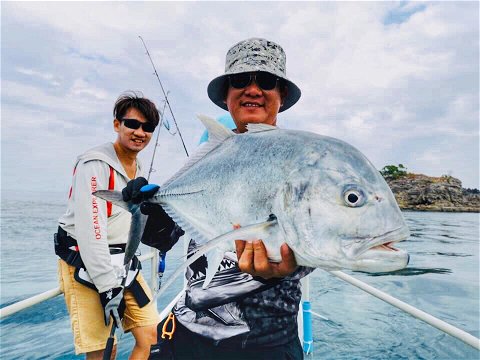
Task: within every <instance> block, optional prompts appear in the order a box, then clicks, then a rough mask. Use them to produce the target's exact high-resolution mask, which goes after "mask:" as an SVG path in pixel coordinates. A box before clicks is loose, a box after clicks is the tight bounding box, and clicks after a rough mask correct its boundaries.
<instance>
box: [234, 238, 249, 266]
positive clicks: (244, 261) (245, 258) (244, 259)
mask: <svg viewBox="0 0 480 360" xmlns="http://www.w3.org/2000/svg"><path fill="white" fill-rule="evenodd" d="M235 243H236V242H235ZM244 243H245V247H244V248H243V252H242V254H241V256H239V258H238V267H239V268H240V270H241V271H243V272H246V273H249V274H252V273H253V272H254V268H253V244H252V242H251V241H247V242H245V241H244ZM237 256H238V255H237Z"/></svg>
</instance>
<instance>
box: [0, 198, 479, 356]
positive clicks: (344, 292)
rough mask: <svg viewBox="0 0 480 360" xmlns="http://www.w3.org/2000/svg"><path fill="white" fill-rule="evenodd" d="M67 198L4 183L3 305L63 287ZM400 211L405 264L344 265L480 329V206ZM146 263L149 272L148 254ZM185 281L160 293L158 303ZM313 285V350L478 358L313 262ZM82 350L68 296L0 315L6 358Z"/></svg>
mask: <svg viewBox="0 0 480 360" xmlns="http://www.w3.org/2000/svg"><path fill="white" fill-rule="evenodd" d="M65 202H66V196H65V194H59V193H27V192H23V193H19V192H7V191H2V199H1V242H0V254H1V258H0V260H1V265H0V307H4V306H7V305H10V304H12V303H14V302H17V301H19V300H23V299H25V298H28V297H30V296H33V295H36V294H38V293H41V292H44V291H47V290H50V289H52V288H55V287H57V286H58V284H57V273H56V268H57V259H56V256H55V255H54V251H53V235H52V234H53V233H54V232H55V231H56V227H57V219H58V217H59V216H60V215H61V214H62V213H63V211H64V210H65ZM404 216H405V218H406V220H407V223H408V225H409V227H410V230H411V236H410V238H409V239H408V240H406V241H404V242H403V243H401V244H400V245H399V246H398V247H401V248H403V249H405V250H407V251H408V252H409V253H410V256H411V260H410V264H409V265H408V267H407V268H406V269H404V270H402V271H398V272H395V273H391V274H388V275H369V274H365V273H355V272H349V271H346V272H347V273H348V274H350V275H353V276H355V277H357V278H359V279H360V280H362V281H364V282H366V283H368V284H370V285H372V286H375V287H377V288H378V289H380V290H382V291H385V292H387V293H389V294H390V295H393V296H395V297H397V298H399V299H400V300H402V301H404V302H406V303H408V304H410V305H413V306H415V307H417V308H419V309H421V310H423V311H426V312H428V313H430V314H431V315H433V316H436V317H438V318H440V319H442V320H444V321H446V322H448V323H450V324H452V325H454V326H457V327H459V328H461V329H463V330H465V331H467V332H469V333H471V334H473V335H474V336H476V337H479V336H480V323H479V309H480V304H479V215H478V214H471V213H431V212H404ZM140 251H141V252H142V253H144V254H145V253H148V252H149V249H148V248H147V247H141V249H140ZM182 252H183V248H182V246H181V245H180V244H179V245H177V246H176V247H175V248H174V249H173V250H172V251H171V252H170V253H169V254H168V256H167V271H166V273H165V278H168V276H169V275H170V274H171V273H172V272H173V271H174V269H175V268H176V266H177V264H179V262H180V261H181V259H180V258H181V256H182ZM143 265H144V275H145V277H147V278H149V277H150V265H149V261H145V262H144V264H143ZM182 281H183V280H182V279H178V280H177V282H176V284H175V286H174V288H172V289H171V290H170V291H169V292H168V294H167V295H166V296H165V297H163V298H162V299H159V301H158V307H159V309H162V308H163V307H164V306H165V305H166V304H167V303H168V302H169V301H170V300H171V299H172V298H173V296H174V295H175V294H176V292H177V291H178V290H179V289H180V288H181V286H182ZM310 284H311V285H310V287H311V293H310V298H311V301H312V310H313V311H314V312H316V313H318V314H321V315H322V317H323V318H320V317H314V318H313V329H314V330H313V331H314V351H313V354H312V355H311V356H308V357H306V358H307V359H479V356H480V354H479V352H478V351H477V350H474V349H473V348H471V347H470V346H468V345H466V344H464V343H463V342H461V341H459V340H457V339H455V338H452V337H451V336H449V335H446V334H444V333H442V332H441V331H439V330H437V329H435V328H433V327H431V326H430V325H427V324H425V323H423V322H422V321H420V320H417V319H415V318H413V317H412V316H410V315H408V314H406V313H403V312H402V311H400V310H398V309H396V308H394V307H392V306H391V305H388V304H386V303H384V302H382V301H381V300H379V299H377V298H374V297H372V296H370V295H368V294H366V293H364V292H362V291H361V290H359V289H357V288H355V287H353V286H351V285H349V284H347V283H345V282H343V281H342V280H340V279H338V278H336V277H334V276H332V275H330V274H329V273H327V272H325V271H322V270H319V269H317V270H316V271H315V272H314V273H313V274H312V275H311V283H310ZM132 347H133V337H132V335H130V334H125V335H122V336H120V338H119V356H118V357H117V358H118V359H127V357H128V354H129V352H130V349H131V348H132ZM82 358H83V356H75V354H74V350H73V337H72V333H71V329H70V323H69V318H68V314H67V311H66V307H65V303H64V300H63V297H62V296H58V297H56V298H54V299H50V300H47V301H45V302H43V303H41V304H38V305H35V306H34V307H31V308H29V309H27V310H24V311H21V312H19V313H17V314H14V315H12V316H9V317H6V318H4V319H2V320H0V359H82Z"/></svg>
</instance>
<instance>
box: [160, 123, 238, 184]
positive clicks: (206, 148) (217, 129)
mask: <svg viewBox="0 0 480 360" xmlns="http://www.w3.org/2000/svg"><path fill="white" fill-rule="evenodd" d="M197 116H198V118H199V119H200V120H201V121H202V123H203V124H204V125H205V127H206V128H207V130H208V141H207V142H206V143H205V144H202V145H201V146H200V147H199V148H198V150H197V151H196V152H195V153H194V154H193V155H192V157H190V159H188V161H187V162H186V163H185V165H183V166H182V167H181V168H180V170H178V171H177V172H176V173H175V174H174V175H173V176H172V177H171V178H170V179H168V180H167V181H166V182H165V183H164V184H163V185H162V188H165V187H167V186H168V185H170V184H171V183H172V182H173V181H174V180H176V179H177V178H179V177H180V176H182V174H183V173H184V172H186V171H187V170H188V169H190V168H191V167H192V166H193V165H194V164H196V163H197V162H198V161H200V160H201V159H203V158H204V157H205V155H207V154H208V153H209V152H210V151H212V150H213V149H215V148H216V147H217V146H219V145H220V144H222V143H223V142H224V141H225V140H227V139H228V138H230V137H233V136H237V135H236V134H235V133H234V132H233V131H231V130H229V129H227V128H226V127H225V126H224V125H222V124H220V123H219V122H218V121H216V120H215V119H212V118H211V117H208V116H206V115H197Z"/></svg>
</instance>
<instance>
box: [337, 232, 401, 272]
mask: <svg viewBox="0 0 480 360" xmlns="http://www.w3.org/2000/svg"><path fill="white" fill-rule="evenodd" d="M409 235H410V231H409V230H408V227H407V226H402V227H399V228H397V229H395V230H392V231H389V232H387V233H385V234H383V235H380V236H376V237H373V238H371V239H355V240H353V241H352V240H347V244H346V245H344V246H343V250H344V253H345V254H346V255H347V258H348V259H349V263H350V264H349V266H348V268H349V269H351V270H354V271H363V272H369V273H380V272H391V271H397V270H401V269H403V268H405V267H406V266H407V265H408V262H409V261H410V256H409V255H408V253H407V252H406V251H405V250H402V249H399V248H396V247H394V246H393V245H394V244H396V243H397V242H400V241H403V240H405V239H407V238H408V236H409Z"/></svg>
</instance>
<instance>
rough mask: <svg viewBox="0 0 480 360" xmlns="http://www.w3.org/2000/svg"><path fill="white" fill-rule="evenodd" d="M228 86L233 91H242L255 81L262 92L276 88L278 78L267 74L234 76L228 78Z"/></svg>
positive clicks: (260, 72) (257, 73) (261, 72)
mask: <svg viewBox="0 0 480 360" xmlns="http://www.w3.org/2000/svg"><path fill="white" fill-rule="evenodd" d="M228 79H229V81H230V85H231V86H232V87H233V88H235V89H243V88H245V87H247V86H248V85H250V83H251V82H252V81H255V82H256V83H257V85H258V86H259V87H260V89H262V90H273V89H275V87H276V86H277V82H278V80H279V79H278V77H276V76H275V75H272V74H270V73H267V72H263V71H258V72H255V73H241V74H234V75H230V76H229V77H228Z"/></svg>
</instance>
